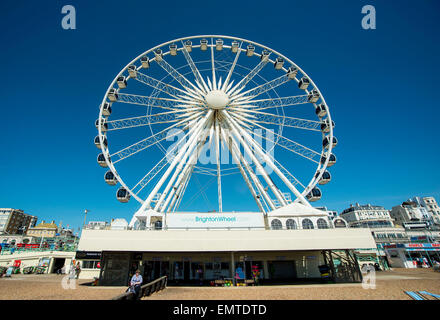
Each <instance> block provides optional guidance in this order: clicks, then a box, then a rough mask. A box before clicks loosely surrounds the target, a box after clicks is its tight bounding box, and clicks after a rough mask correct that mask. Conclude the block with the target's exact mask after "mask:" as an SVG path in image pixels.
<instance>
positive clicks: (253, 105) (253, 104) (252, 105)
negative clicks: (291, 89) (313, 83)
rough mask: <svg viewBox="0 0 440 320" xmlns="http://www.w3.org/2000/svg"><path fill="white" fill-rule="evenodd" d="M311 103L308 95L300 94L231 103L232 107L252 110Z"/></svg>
mask: <svg viewBox="0 0 440 320" xmlns="http://www.w3.org/2000/svg"><path fill="white" fill-rule="evenodd" d="M306 103H309V101H308V100H307V95H306V94H305V95H300V96H290V97H282V98H271V99H261V100H244V101H240V102H236V103H234V102H233V103H231V104H230V108H232V109H234V108H243V109H251V110H257V111H258V110H264V109H270V108H280V107H281V108H283V107H287V106H294V105H298V104H306Z"/></svg>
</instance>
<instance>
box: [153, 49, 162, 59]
mask: <svg viewBox="0 0 440 320" xmlns="http://www.w3.org/2000/svg"><path fill="white" fill-rule="evenodd" d="M154 55H155V57H156V61H157V62H160V61H162V59H163V52H162V49H160V48H157V49H156V50H154Z"/></svg>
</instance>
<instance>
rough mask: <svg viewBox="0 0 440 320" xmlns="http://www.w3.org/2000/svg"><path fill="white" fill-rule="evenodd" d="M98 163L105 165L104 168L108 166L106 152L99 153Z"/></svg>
mask: <svg viewBox="0 0 440 320" xmlns="http://www.w3.org/2000/svg"><path fill="white" fill-rule="evenodd" d="M97 161H98V164H99V165H100V166H101V167H103V168H107V167H108V166H107V162H105V156H104V154H102V153H100V154H98V158H97Z"/></svg>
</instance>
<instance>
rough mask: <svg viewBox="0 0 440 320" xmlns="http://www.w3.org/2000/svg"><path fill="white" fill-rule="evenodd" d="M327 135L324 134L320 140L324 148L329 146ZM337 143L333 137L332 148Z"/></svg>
mask: <svg viewBox="0 0 440 320" xmlns="http://www.w3.org/2000/svg"><path fill="white" fill-rule="evenodd" d="M329 140H330V139H329V137H328V136H326V137H325V138H324V140H323V141H322V146H323V147H324V149H327V148H328V146H329ZM337 144H338V139H336V137H333V148H334V147H336V145H337Z"/></svg>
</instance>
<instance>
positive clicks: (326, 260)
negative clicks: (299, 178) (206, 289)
mask: <svg viewBox="0 0 440 320" xmlns="http://www.w3.org/2000/svg"><path fill="white" fill-rule="evenodd" d="M115 221H116V220H115ZM341 221H342V219H341ZM344 223H345V222H344ZM112 226H113V224H112ZM121 226H122V225H121ZM124 226H125V224H124ZM124 226H123V227H124ZM131 226H133V228H131ZM162 226H165V227H163V228H162ZM374 248H376V244H375V242H374V239H373V237H372V236H371V232H370V231H369V230H368V229H363V228H358V229H349V228H345V227H344V228H340V227H335V226H334V224H333V223H332V221H331V220H330V219H329V216H328V214H327V213H326V212H323V211H321V210H317V209H315V208H313V207H306V206H304V205H302V204H300V203H291V204H289V205H287V206H285V207H282V208H279V209H276V210H273V211H272V212H269V213H267V215H264V214H263V213H261V212H222V213H212V212H209V213H201V212H176V213H168V214H166V215H164V214H163V213H159V212H153V211H152V210H151V211H147V212H146V213H143V214H139V215H136V216H135V220H134V223H133V224H131V223H130V226H129V227H128V228H127V230H122V229H120V230H115V229H113V230H88V229H85V230H83V233H82V237H81V239H80V243H79V246H78V252H79V253H80V254H81V255H82V256H87V253H88V252H89V253H93V254H96V253H98V252H100V253H102V255H101V256H100V260H99V261H100V266H101V268H100V270H99V271H100V275H99V278H100V285H125V284H126V283H127V280H128V277H129V276H130V275H131V274H132V273H133V272H134V271H135V270H136V269H140V270H141V274H142V275H143V277H144V279H145V281H148V280H151V279H155V278H157V277H160V276H162V275H168V277H169V281H170V283H172V282H177V283H191V282H194V283H200V281H205V283H209V282H210V281H214V280H218V279H223V280H224V279H236V274H237V273H236V272H237V271H236V270H237V269H238V268H241V269H242V270H243V274H244V277H245V279H252V270H254V269H255V268H257V269H258V270H259V272H260V275H259V278H260V279H261V281H268V282H273V281H281V282H283V283H284V282H286V281H294V280H295V279H310V278H312V279H316V278H318V279H319V278H320V277H321V274H320V269H319V266H322V265H329V266H331V268H332V269H331V272H330V273H331V274H332V276H333V278H334V279H335V281H339V280H340V281H360V278H361V274H360V270H359V266H358V262H357V260H356V258H355V256H354V254H353V250H355V249H366V250H369V249H374ZM336 254H337V255H336ZM77 258H78V259H80V260H81V257H80V256H77ZM97 261H98V260H97ZM97 261H95V262H93V261H90V260H89V261H88V262H87V263H88V264H93V263H97ZM342 270H346V272H345V271H344V272H342ZM342 277H345V278H344V279H342ZM346 277H349V278H348V279H346Z"/></svg>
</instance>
